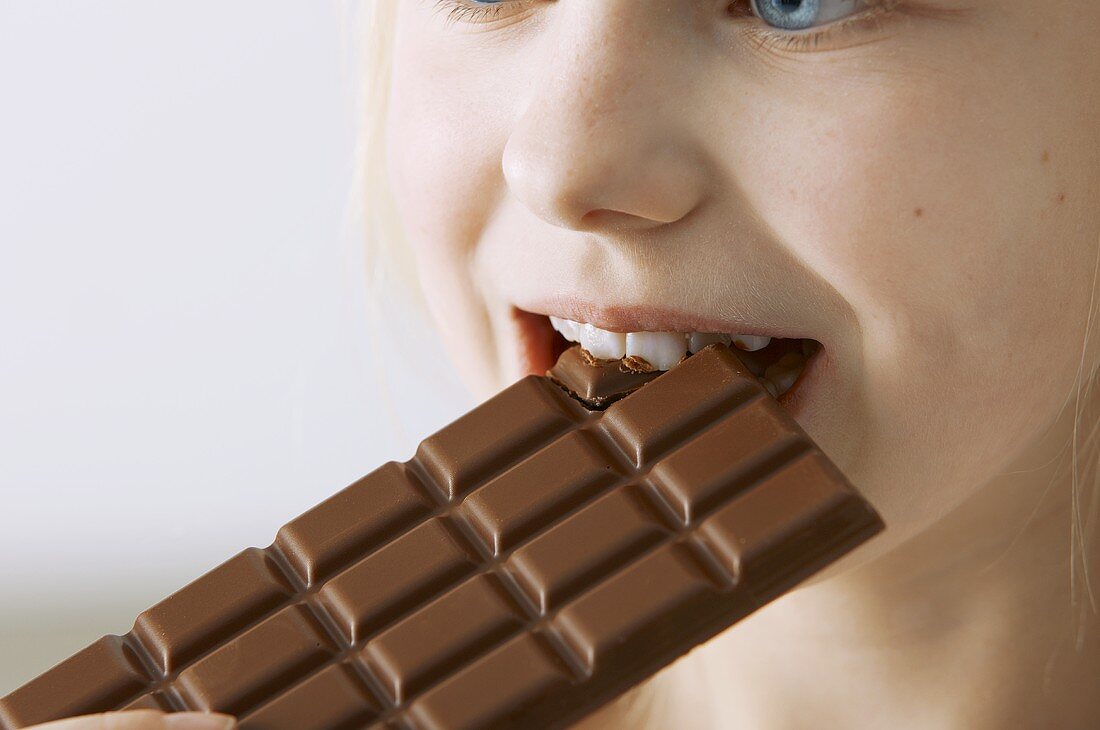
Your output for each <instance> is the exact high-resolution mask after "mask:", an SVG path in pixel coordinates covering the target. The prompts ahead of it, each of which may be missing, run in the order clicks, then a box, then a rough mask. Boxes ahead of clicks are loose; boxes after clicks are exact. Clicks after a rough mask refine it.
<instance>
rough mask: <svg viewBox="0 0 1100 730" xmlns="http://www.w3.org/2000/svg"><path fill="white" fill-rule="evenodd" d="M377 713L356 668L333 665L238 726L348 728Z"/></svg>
mask: <svg viewBox="0 0 1100 730" xmlns="http://www.w3.org/2000/svg"><path fill="white" fill-rule="evenodd" d="M380 712H381V708H380V707H379V706H378V703H377V702H376V701H375V700H374V698H373V697H371V695H370V692H368V691H367V689H366V687H364V686H363V682H362V680H360V679H359V678H358V677H357V676H356V674H355V670H353V669H352V668H351V667H349V666H348V665H346V664H333V665H332V666H329V667H325V668H324V669H323V670H321V671H320V672H318V673H317V674H314V675H313V676H312V677H310V678H309V679H307V680H305V681H304V682H302V683H301V684H299V685H296V686H295V687H294V688H292V689H291V690H289V691H288V692H286V693H285V694H282V695H279V697H277V698H276V699H275V701H274V702H269V703H268V704H266V705H264V706H263V707H261V708H260V709H259V710H257V711H256V712H254V713H252V714H251V715H249V716H248V717H246V718H245V719H244V720H242V721H241V723H240V725H239V728H240V730H284V729H289V728H294V730H351V729H352V728H361V727H363V726H364V725H366V724H367V723H368V722H370V721H371V720H373V719H375V718H376V717H378V715H379V713H380Z"/></svg>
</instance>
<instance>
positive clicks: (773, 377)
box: [764, 352, 806, 397]
mask: <svg viewBox="0 0 1100 730" xmlns="http://www.w3.org/2000/svg"><path fill="white" fill-rule="evenodd" d="M805 365H806V358H805V357H803V356H802V355H801V354H800V353H797V352H788V353H787V354H786V355H784V356H783V357H781V358H779V359H778V360H776V361H775V362H774V363H772V364H771V365H769V366H768V369H767V370H765V371H764V377H765V378H766V379H767V380H768V381H770V382H771V383H772V384H773V385H775V389H776V392H777V396H776V397H778V396H780V395H783V394H784V393H786V392H787V391H788V390H790V389H791V387H792V386H793V385H794V383H795V381H796V380H798V376H799V374H800V373H801V372H802V368H803V367H805Z"/></svg>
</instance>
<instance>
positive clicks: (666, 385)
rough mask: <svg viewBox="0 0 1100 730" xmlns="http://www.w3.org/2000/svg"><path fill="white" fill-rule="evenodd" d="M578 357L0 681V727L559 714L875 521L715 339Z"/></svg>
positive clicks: (304, 724)
mask: <svg viewBox="0 0 1100 730" xmlns="http://www.w3.org/2000/svg"><path fill="white" fill-rule="evenodd" d="M567 355H568V353H567ZM577 357H578V353H577V352H576V351H573V352H572V354H571V355H569V356H568V357H566V356H565V355H563V360H562V361H560V362H559V366H556V368H557V369H556V370H555V371H551V374H550V376H548V377H547V376H543V377H539V376H528V377H525V378H523V379H522V380H519V381H518V382H516V383H514V384H513V385H511V386H510V387H508V388H506V389H505V390H503V391H502V392H501V393H499V394H498V395H496V396H494V397H493V398H490V399H489V400H487V401H486V402H484V403H483V404H481V405H480V406H478V407H476V408H474V409H473V410H472V411H470V412H469V413H467V414H465V415H463V416H462V417H460V418H458V419H457V420H456V421H454V422H453V423H452V424H450V425H449V426H446V427H445V428H443V429H441V430H440V431H438V432H437V433H435V434H434V435H432V436H430V437H429V438H427V439H425V440H424V441H423V442H422V443H421V444H420V446H419V447H418V449H417V451H416V454H415V455H414V456H413V457H412V458H411V459H409V460H408V461H406V462H404V463H398V462H389V463H387V464H385V465H383V466H381V467H380V468H378V469H377V470H375V471H373V472H371V473H370V474H368V475H367V476H365V477H363V478H362V479H360V480H359V481H357V482H355V483H354V484H352V485H351V486H349V487H347V488H346V489H344V490H343V491H341V492H338V493H337V494H336V495H334V496H333V497H331V498H329V499H327V500H326V501H324V502H322V503H321V504H319V505H318V506H316V507H314V508H313V509H311V510H310V511H308V512H306V513H305V514H303V515H302V516H300V517H298V518H297V519H295V520H293V521H292V522H290V523H289V524H287V525H285V526H284V527H283V528H282V529H280V530H279V532H278V536H277V537H276V539H275V542H274V543H273V544H272V545H270V546H269V547H267V548H264V549H262V550H261V549H257V548H249V549H247V550H245V551H243V552H241V553H239V554H238V555H236V556H235V557H233V558H231V559H229V560H228V561H227V562H225V563H223V564H222V565H221V566H219V567H217V568H215V569H214V570H212V571H210V572H209V573H207V574H206V575H204V576H202V577H200V578H198V579H197V580H195V581H194V582H192V583H191V584H189V585H187V586H186V587H184V588H183V589H181V590H179V591H178V592H176V593H175V594H173V595H172V596H170V597H168V598H167V599H165V600H164V601H162V602H161V603H159V604H157V605H156V606H153V607H152V608H150V609H149V610H147V611H145V612H144V613H143V614H141V615H140V616H139V617H138V618H137V621H136V622H135V624H134V627H133V629H132V630H131V631H130V632H129V633H127V634H126V635H124V636H113V635H111V636H106V637H104V638H102V639H100V640H99V641H97V642H95V643H94V644H92V645H91V646H89V647H87V648H85V649H84V650H82V651H80V652H78V653H77V654H76V655H74V656H73V657H71V658H70V659H68V660H66V661H64V662H62V663H61V664H59V665H57V666H56V667H54V668H53V669H51V670H49V671H48V672H46V673H45V674H43V675H41V676H39V677H38V678H37V679H34V680H32V681H31V682H29V683H28V684H26V685H24V686H23V687H22V688H20V689H18V690H16V691H15V692H13V693H11V694H10V695H8V696H7V697H5V698H3V699H2V700H0V727H2V728H3V729H4V730H14V728H22V727H25V726H27V725H31V724H35V723H39V722H45V721H49V720H54V719H58V718H62V717H68V716H72V715H79V714H84V713H92V712H102V711H107V710H117V709H127V708H139V707H148V708H160V709H163V710H165V711H182V710H214V711H220V712H226V713H230V714H233V715H236V716H238V717H239V718H241V727H242V728H245V729H246V730H276V729H283V728H285V729H287V730H290V729H293V730H344V729H350V728H372V729H374V728H377V729H379V730H381V729H382V728H400V729H402V730H444V729H453V730H459V729H469V730H473V729H475V728H477V729H488V728H521V727H522V728H561V727H565V726H568V725H569V724H571V723H572V722H575V721H576V720H578V719H580V718H581V717H583V716H584V715H586V714H587V713H589V712H591V711H592V710H595V709H596V708H598V707H600V706H601V705H603V704H605V703H606V702H608V701H609V700H611V699H613V698H614V697H616V696H617V695H619V694H621V693H622V692H624V691H625V690H627V689H629V688H630V687H632V686H633V685H635V684H637V683H639V682H641V681H642V680H644V679H645V678H646V677H648V676H650V675H652V674H653V673H655V672H656V671H657V670H659V669H660V668H661V667H663V666H665V665H667V664H669V663H671V662H672V661H673V660H675V659H676V658H677V657H679V656H681V655H683V654H685V653H686V652H687V651H689V650H690V649H691V648H692V647H694V646H696V645H697V644H699V643H701V642H703V641H706V640H707V639H709V638H710V637H712V636H714V635H715V634H717V633H718V632H720V631H722V630H723V629H725V628H727V627H729V626H730V625H731V624H733V623H735V622H736V621H738V620H740V619H741V618H743V617H745V616H746V615H748V614H750V613H751V612H753V611H754V610H756V609H757V608H759V607H761V606H763V605H764V604H766V603H767V602H769V601H771V600H772V599H774V598H776V597H777V596H779V595H781V594H783V593H784V592H785V591H787V590H789V589H790V588H791V587H793V586H794V585H795V584H797V583H798V582H799V581H801V580H803V579H804V578H806V577H807V576H809V575H810V574H812V573H814V572H815V571H817V570H819V569H821V568H822V567H824V566H825V565H827V564H829V563H831V562H833V561H835V560H836V559H837V558H839V557H840V556H841V555H843V554H844V553H846V552H848V551H849V550H851V549H852V548H854V547H855V546H857V545H859V544H860V543H862V542H864V541H865V540H867V539H868V538H870V537H871V536H873V535H874V534H875V533H877V532H878V531H880V530H881V529H882V522H881V520H880V518H879V517H878V515H877V514H876V513H875V511H874V510H873V509H872V508H871V506H870V505H869V504H868V503H867V502H866V501H865V500H864V499H863V498H862V497H860V496H859V495H858V494H857V493H856V491H855V490H854V489H853V488H852V486H851V485H850V484H848V482H847V481H846V480H845V478H844V477H843V476H842V475H841V473H840V472H839V471H838V470H837V469H836V467H835V466H834V465H833V464H832V463H831V462H830V461H829V460H828V459H827V458H826V457H825V456H824V454H823V453H822V452H821V451H820V449H818V448H817V446H815V445H814V443H813V442H812V441H810V439H809V438H808V437H807V436H806V434H805V433H804V432H803V431H802V430H801V429H800V428H799V426H798V425H797V424H796V423H795V422H794V421H793V420H792V419H791V418H790V416H789V415H788V414H787V413H786V412H785V411H784V410H783V409H782V408H781V407H780V406H779V405H778V404H777V403H776V401H775V400H774V399H772V398H771V397H770V396H768V395H767V393H766V392H765V391H764V389H763V388H762V387H761V385H760V383H759V381H758V380H757V378H756V377H755V376H754V375H753V374H752V372H751V371H750V370H749V369H748V368H747V367H746V366H745V365H744V364H743V363H742V362H741V361H740V360H739V359H738V357H737V356H736V355H735V354H734V353H733V352H732V351H731V350H730V349H729V348H728V347H726V346H724V345H721V344H716V345H712V346H710V347H708V348H706V349H704V350H702V351H700V352H699V353H696V354H694V355H691V356H689V357H688V358H687V359H686V360H684V361H683V362H681V363H680V364H679V365H677V366H676V367H675V368H673V369H672V370H670V371H668V372H666V373H657V374H653V375H649V376H648V377H645V378H639V377H634V376H636V375H638V374H637V373H634V374H629V373H623V372H621V371H616V370H614V369H612V368H609V367H606V366H605V365H601V364H596V365H593V364H590V363H589V364H587V365H586V367H587V368H588V369H587V370H586V369H585V368H581V367H579V366H578V362H577V360H576V358H577ZM590 405H591V406H593V407H590Z"/></svg>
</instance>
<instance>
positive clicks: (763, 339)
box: [730, 335, 772, 352]
mask: <svg viewBox="0 0 1100 730" xmlns="http://www.w3.org/2000/svg"><path fill="white" fill-rule="evenodd" d="M730 337H731V338H732V339H733V344H735V345H737V346H738V347H739V348H741V349H742V350H746V351H748V352H755V351H757V350H762V349H763V348H765V347H767V346H768V343H769V342H771V341H772V338H771V337H768V336H767V335H730Z"/></svg>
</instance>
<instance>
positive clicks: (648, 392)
mask: <svg viewBox="0 0 1100 730" xmlns="http://www.w3.org/2000/svg"><path fill="white" fill-rule="evenodd" d="M712 347H713V345H712ZM660 382H661V387H659V388H640V389H639V390H638V391H637V392H635V393H633V394H631V396H630V397H629V398H624V399H623V400H621V401H619V402H618V403H615V404H613V405H611V406H610V407H608V409H607V410H606V411H605V412H604V416H603V419H601V420H602V425H603V427H604V428H606V429H607V430H608V432H609V433H610V435H611V437H612V438H613V439H615V440H616V441H617V442H618V443H619V445H620V446H621V447H622V449H623V451H624V452H626V453H627V454H628V455H629V456H630V457H631V458H632V459H633V460H634V463H635V464H637V465H639V466H641V465H644V464H649V463H651V462H652V461H653V459H654V458H655V457H656V456H657V455H658V454H660V453H662V452H666V451H668V450H669V449H670V448H672V446H674V445H676V444H678V443H681V442H683V441H684V440H685V439H686V438H687V437H688V436H689V435H691V434H692V433H693V432H694V431H695V430H697V429H699V428H701V427H702V426H704V425H706V423H707V422H709V421H712V420H714V419H716V418H718V417H719V416H720V415H721V414H722V413H723V412H724V411H728V410H730V409H732V408H736V407H737V406H739V405H741V404H743V403H745V402H746V401H748V400H750V399H752V398H759V397H764V396H765V393H766V391H765V390H764V388H763V386H761V385H760V383H759V382H758V381H757V379H756V378H755V377H754V376H753V375H752V374H751V373H749V372H748V370H746V369H745V366H744V365H742V364H741V361H740V360H738V359H737V358H736V357H735V356H734V354H733V353H732V352H730V351H729V350H728V349H726V348H724V347H723V348H721V349H715V350H714V351H713V352H712V354H711V355H710V356H708V357H695V356H692V357H689V358H688V359H687V360H685V361H684V362H682V363H681V364H680V365H678V366H676V367H675V368H673V369H672V370H669V371H668V372H667V373H665V374H664V375H662V376H661V378H660Z"/></svg>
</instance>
